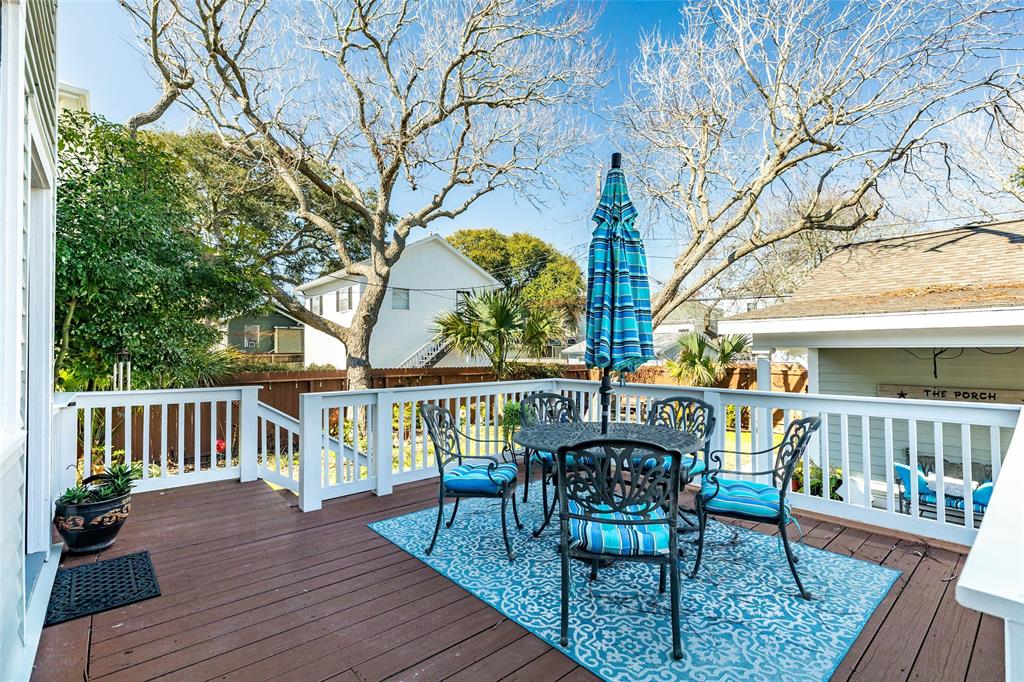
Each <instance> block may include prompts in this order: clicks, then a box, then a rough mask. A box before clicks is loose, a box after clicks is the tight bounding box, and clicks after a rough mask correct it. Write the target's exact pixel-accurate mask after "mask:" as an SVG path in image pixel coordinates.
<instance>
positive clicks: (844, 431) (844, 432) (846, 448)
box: [839, 412, 853, 504]
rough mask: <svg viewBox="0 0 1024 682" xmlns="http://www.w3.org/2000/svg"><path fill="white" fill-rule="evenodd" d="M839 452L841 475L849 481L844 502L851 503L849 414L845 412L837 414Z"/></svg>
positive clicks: (851, 479)
mask: <svg viewBox="0 0 1024 682" xmlns="http://www.w3.org/2000/svg"><path fill="white" fill-rule="evenodd" d="M839 453H840V455H839V456H840V458H841V459H840V461H841V462H842V465H841V466H842V467H843V477H844V478H845V480H847V481H849V483H848V484H847V486H846V491H847V495H846V502H849V503H851V504H852V503H853V499H852V498H853V495H852V494H851V493H852V492H853V476H851V475H850V474H851V472H850V416H849V415H848V414H846V413H845V412H844V413H842V414H841V415H839Z"/></svg>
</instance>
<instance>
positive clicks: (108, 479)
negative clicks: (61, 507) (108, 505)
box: [57, 462, 142, 504]
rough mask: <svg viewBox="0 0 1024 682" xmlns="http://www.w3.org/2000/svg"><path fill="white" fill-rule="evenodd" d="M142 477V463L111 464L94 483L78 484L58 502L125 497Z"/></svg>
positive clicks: (82, 501)
mask: <svg viewBox="0 0 1024 682" xmlns="http://www.w3.org/2000/svg"><path fill="white" fill-rule="evenodd" d="M140 478H142V465H141V464H139V463H138V462H135V463H133V464H111V465H110V467H108V468H107V469H106V471H104V472H103V473H102V474H100V478H99V479H98V480H97V482H96V483H95V484H93V485H76V486H74V487H73V488H68V489H67V490H65V491H64V494H63V495H61V496H60V497H58V498H57V504H85V503H87V502H105V501H107V500H113V499H116V498H118V497H124V496H125V495H127V494H128V493H130V492H131V491H132V486H133V485H135V481H137V480H139V479H140Z"/></svg>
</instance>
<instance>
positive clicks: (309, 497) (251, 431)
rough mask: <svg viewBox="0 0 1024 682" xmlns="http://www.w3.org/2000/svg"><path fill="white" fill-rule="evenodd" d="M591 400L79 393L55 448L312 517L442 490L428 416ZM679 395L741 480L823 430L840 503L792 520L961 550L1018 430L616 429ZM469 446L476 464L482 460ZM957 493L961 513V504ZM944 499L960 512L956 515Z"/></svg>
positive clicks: (982, 411) (901, 422)
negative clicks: (926, 498)
mask: <svg viewBox="0 0 1024 682" xmlns="http://www.w3.org/2000/svg"><path fill="white" fill-rule="evenodd" d="M597 389H598V383H597V382H593V381H582V380H569V379H539V380H531V381H509V382H489V383H480V384H456V385H447V386H431V387H415V388H392V389H375V390H367V391H342V392H334V393H306V394H303V395H302V396H301V399H300V415H299V418H298V419H296V418H294V417H292V416H290V415H287V414H285V413H283V412H280V411H278V410H275V409H273V408H271V407H269V406H267V405H264V404H262V403H260V402H259V401H258V399H257V388H255V387H246V388H215V389H200V390H170V391H126V392H101V393H82V394H77V396H76V397H75V405H74V407H71V408H67V409H65V410H64V411H63V413H62V415H61V421H60V424H61V426H60V433H61V435H60V438H61V441H60V442H61V444H60V447H61V448H62V452H64V453H65V454H64V461H65V462H66V463H67V464H71V463H74V464H77V465H78V467H79V470H80V471H82V472H83V475H89V474H90V473H94V472H95V471H98V470H100V469H101V468H102V467H104V466H106V465H109V463H110V462H111V461H114V460H118V459H120V458H121V457H122V456H124V457H127V458H129V459H131V460H133V461H136V462H140V463H141V464H142V465H143V480H142V481H141V482H140V486H139V489H140V490H155V489H159V488H167V487H172V486H176V485H188V484H192V483H201V482H205V481H210V480H220V479H227V478H239V479H241V480H254V479H255V478H257V477H260V478H264V479H266V480H267V481H268V482H270V483H274V484H276V485H279V486H282V487H285V488H288V489H290V490H292V491H294V492H296V493H297V494H298V495H299V506H300V507H301V508H302V509H303V510H307V511H309V510H313V509H318V508H319V507H320V506H321V504H322V502H323V500H325V499H330V498H334V497H340V496H342V495H348V494H352V493H356V492H362V491H368V490H372V491H374V492H376V493H377V494H379V495H386V494H389V493H390V492H391V490H392V487H393V486H394V485H396V484H399V483H406V482H410V481H416V480H422V479H425V478H429V477H433V476H436V475H437V468H436V464H435V462H434V458H433V447H432V446H431V444H430V442H429V438H428V437H427V434H426V431H425V429H424V425H423V423H422V420H421V419H420V417H419V406H420V405H421V404H422V403H424V402H432V403H437V404H442V405H445V406H447V407H448V408H449V409H451V410H452V411H453V412H454V413H455V415H456V419H457V420H458V422H459V424H460V426H461V427H462V428H463V430H465V431H467V433H469V435H471V436H473V437H474V438H484V439H497V440H500V439H501V438H502V437H503V434H502V425H503V414H504V410H505V405H506V404H507V403H509V402H512V401H517V400H519V399H520V398H521V397H522V396H523V395H525V394H527V393H531V392H533V391H539V390H547V391H554V392H560V393H562V394H565V395H568V396H570V397H572V398H573V399H574V400H576V401H577V403H578V404H579V405H580V409H581V413H582V414H583V416H584V418H585V419H589V420H592V421H596V420H598V419H599V417H600V414H599V401H598V394H597ZM671 395H687V396H692V397H699V398H701V399H703V400H705V401H706V402H708V403H710V404H711V405H712V406H713V407H714V409H715V412H716V416H717V419H718V425H717V428H716V430H715V432H714V436H713V443H712V445H713V448H714V449H724V450H729V451H732V453H736V454H728V455H726V457H725V461H724V465H725V466H726V467H727V468H732V469H738V470H742V471H747V472H752V471H758V470H764V469H767V468H770V459H768V458H769V457H770V455H768V456H764V455H762V456H752V455H751V454H750V453H752V452H754V451H757V450H764V449H766V448H768V447H769V446H770V445H772V444H773V443H774V442H776V441H777V439H779V438H780V437H781V434H782V433H783V431H784V430H785V427H786V426H787V425H788V423H789V421H790V420H792V419H796V418H799V417H802V416H808V415H817V416H820V417H821V418H822V428H821V430H820V431H819V435H818V437H817V438H816V440H815V441H814V443H813V444H812V447H811V448H810V449H809V451H808V452H807V454H806V455H805V457H804V461H803V462H802V463H801V469H802V471H803V472H808V471H815V472H817V471H818V470H819V469H820V471H821V472H829V473H830V475H831V476H834V478H835V479H836V480H837V481H838V480H840V479H841V481H842V484H841V486H839V488H838V489H837V490H831V488H832V486H830V485H828V484H819V483H818V482H817V480H815V481H813V482H812V481H811V479H812V478H817V477H813V476H802V477H801V483H800V485H799V486H798V487H796V488H795V489H794V490H793V491H792V494H791V495H790V498H791V501H792V504H793V506H794V507H795V508H797V509H803V510H807V511H814V512H819V513H823V514H829V515H832V516H835V517H838V518H841V519H847V520H853V521H858V522H862V523H869V524H872V525H875V526H880V527H883V528H889V529H892V530H897V531H902V532H906V533H913V534H916V535H920V536H921V537H925V538H934V539H940V540H946V541H951V542H955V543H960V544H964V545H970V544H971V543H972V542H973V541H974V538H975V535H976V534H977V527H978V526H979V525H980V521H981V518H983V516H984V515H987V513H988V511H987V510H985V513H984V514H983V513H982V511H981V510H982V508H980V507H979V508H978V509H979V511H977V512H976V511H975V506H974V500H973V499H972V493H973V488H974V486H975V485H977V484H979V483H981V482H983V481H986V480H993V481H996V480H998V479H999V478H1000V477H1001V476H1002V471H1003V468H1004V460H1005V457H1006V452H1007V450H1008V448H1009V446H1010V439H1011V436H1012V435H1013V433H1014V428H1015V427H1016V426H1017V423H1018V419H1019V416H1020V408H1019V407H1016V406H1012V405H990V404H967V403H949V402H939V401H924V400H899V399H888V398H862V397H852V396H835V395H809V394H800V393H769V392H760V391H738V390H726V389H699V388H689V387H678V386H664V385H641V384H627V385H624V386H616V387H615V389H614V393H613V394H612V396H611V398H612V400H611V419H612V421H641V420H643V419H644V417H645V415H646V411H647V406H648V405H649V404H650V402H651V401H652V400H654V399H657V398H661V397H667V396H671ZM129 416H130V417H131V418H128V417H129ZM86 443H88V446H86ZM466 446H467V451H468V452H470V453H472V454H483V453H484V450H485V449H487V447H488V446H484V445H481V444H479V443H477V442H476V441H467V443H466ZM86 452H88V453H89V456H88V457H87V456H86ZM486 454H491V453H486ZM924 462H928V463H930V464H932V465H933V466H934V473H933V474H932V479H930V481H929V486H930V489H931V490H932V491H934V493H935V497H936V499H935V501H934V503H933V504H927V503H925V502H922V500H921V497H920V493H923V492H928V491H922V490H920V489H918V483H917V477H911V489H910V490H909V491H902V493H903V494H901V489H900V486H899V479H898V477H897V475H896V472H895V469H894V465H895V464H898V463H902V464H906V465H908V466H909V467H910V470H912V471H914V470H916V469H917V467H918V465H919V464H922V463H924ZM951 466H952V467H956V469H958V470H959V471H956V472H953V471H950V470H947V469H948V467H951ZM961 472H962V473H961ZM72 477H73V475H72V474H70V473H69V474H68V475H67V479H68V480H70V479H71V478H72ZM822 478H830V476H822ZM964 481H966V482H967V484H964ZM957 484H959V485H960V487H961V488H962V493H960V495H962V498H960V497H959V496H958V497H957V498H953V497H952V495H953V494H955V492H956V489H955V488H953V487H951V486H954V485H957ZM947 497H948V499H950V501H951V502H954V501H956V500H957V499H963V504H962V505H955V506H956V508H954V506H952V505H951V506H947V503H946V501H947ZM961 506H962V507H963V508H962V509H961V508H959V507H961Z"/></svg>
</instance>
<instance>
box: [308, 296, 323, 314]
mask: <svg viewBox="0 0 1024 682" xmlns="http://www.w3.org/2000/svg"><path fill="white" fill-rule="evenodd" d="M309 309H310V311H312V312H313V313H316V314H317V315H323V314H324V297H323V296H314V297H312V298H311V299H309Z"/></svg>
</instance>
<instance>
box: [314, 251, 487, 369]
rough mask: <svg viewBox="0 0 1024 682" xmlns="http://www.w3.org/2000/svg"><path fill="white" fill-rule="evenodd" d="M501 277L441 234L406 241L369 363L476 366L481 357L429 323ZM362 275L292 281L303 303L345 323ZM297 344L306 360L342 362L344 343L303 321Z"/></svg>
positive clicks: (362, 288) (363, 287) (363, 281)
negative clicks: (452, 346) (455, 346)
mask: <svg viewBox="0 0 1024 682" xmlns="http://www.w3.org/2000/svg"><path fill="white" fill-rule="evenodd" d="M500 286H501V282H499V281H498V280H497V279H495V278H494V277H492V276H491V275H490V274H488V273H487V271H486V270H484V269H483V268H481V267H480V266H478V265H477V264H476V263H474V262H473V261H471V260H470V259H469V258H466V257H465V256H464V255H462V254H461V253H459V251H457V250H456V249H455V248H454V247H452V246H451V245H450V244H449V243H448V242H447V241H446V240H445V239H444V238H442V237H439V236H437V235H431V236H429V237H427V238H425V239H421V240H419V241H417V242H413V243H411V244H409V245H408V246H407V247H406V248H405V253H403V254H402V257H401V258H400V259H399V260H398V262H397V263H395V265H394V267H392V269H391V278H390V280H389V282H388V291H387V293H386V294H385V296H384V303H383V306H382V307H381V311H380V316H379V317H378V318H377V324H376V325H375V326H374V328H373V335H372V336H371V338H370V364H371V365H372V366H373V367H464V366H480V365H485V364H487V362H486V361H485V360H483V359H481V358H470V357H465V356H463V355H462V354H461V353H458V352H454V351H450V350H449V348H448V347H447V346H445V345H444V344H443V343H442V342H440V341H438V340H437V339H435V335H434V332H433V325H434V320H435V318H436V317H437V316H438V315H439V314H440V313H442V312H445V311H449V310H455V309H456V308H457V306H458V305H459V303H460V302H461V300H462V298H464V297H465V296H466V295H467V294H469V293H470V292H471V291H474V290H481V289H490V288H495V287H500ZM366 287H367V283H366V278H365V277H356V276H353V275H349V274H347V273H346V272H345V271H344V270H339V271H338V272H334V273H331V274H329V275H326V276H324V277H320V278H319V279H316V280H313V281H312V282H307V283H306V284H303V285H302V286H300V287H298V290H299V292H301V293H302V295H303V296H304V297H305V299H306V307H307V308H309V309H310V310H312V311H313V312H315V313H317V314H319V315H322V316H323V317H325V318H327V319H329V320H332V321H334V322H337V323H339V324H342V325H345V326H348V325H350V324H351V322H352V315H353V311H354V310H355V308H356V306H357V305H358V304H359V297H360V296H362V294H363V292H364V291H365V290H366ZM303 348H304V352H305V356H306V357H305V362H306V364H307V365H310V364H319V365H325V364H330V365H334V366H335V367H337V368H339V369H344V368H345V367H347V365H348V362H347V354H346V350H345V346H344V344H342V343H341V342H340V341H338V340H337V339H335V338H333V337H331V336H328V335H327V334H324V333H323V332H321V331H318V330H316V329H312V328H310V327H309V326H308V325H306V326H305V327H304V332H303Z"/></svg>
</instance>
